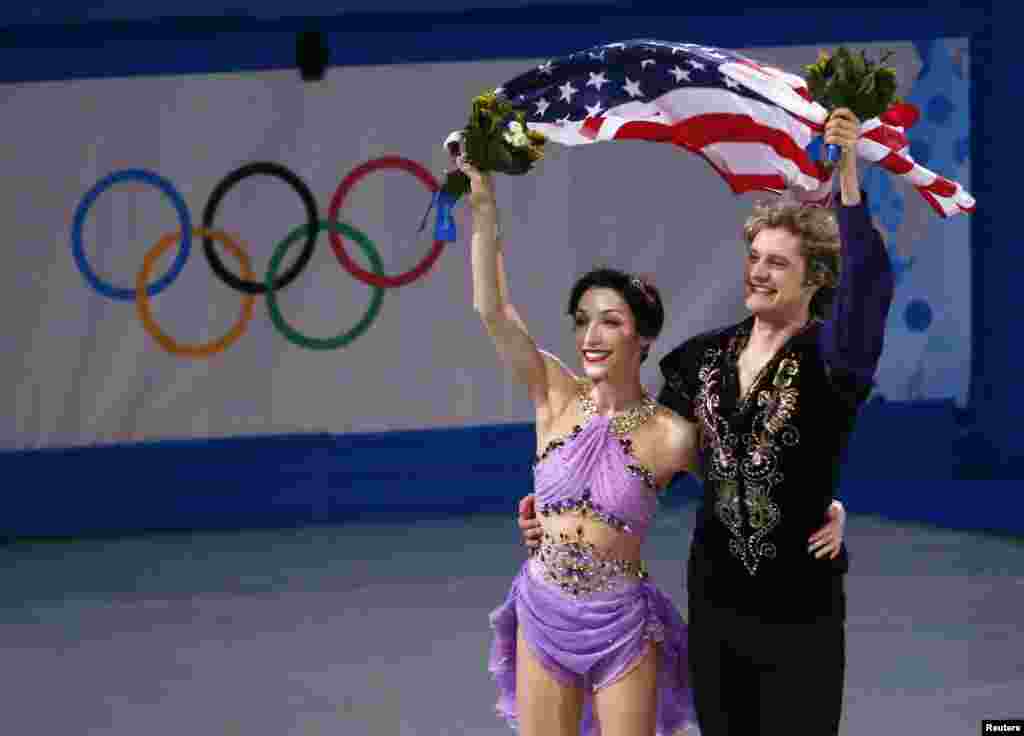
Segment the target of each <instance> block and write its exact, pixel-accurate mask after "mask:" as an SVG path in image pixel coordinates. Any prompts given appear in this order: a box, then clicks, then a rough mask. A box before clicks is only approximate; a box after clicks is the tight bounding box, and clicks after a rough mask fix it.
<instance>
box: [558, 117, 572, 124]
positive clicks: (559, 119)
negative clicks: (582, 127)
mask: <svg viewBox="0 0 1024 736" xmlns="http://www.w3.org/2000/svg"><path fill="white" fill-rule="evenodd" d="M555 122H556V123H557V124H558V125H567V124H568V123H571V122H572V121H571V120H570V119H569V116H568V115H566V116H565V117H564V118H558V120H556V121H555Z"/></svg>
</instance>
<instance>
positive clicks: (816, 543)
mask: <svg viewBox="0 0 1024 736" xmlns="http://www.w3.org/2000/svg"><path fill="white" fill-rule="evenodd" d="M826 516H827V518H828V523H827V524H825V526H823V527H822V528H821V529H819V530H818V531H816V532H815V533H814V534H812V535H811V538H810V539H809V540H808V546H807V551H808V552H810V553H811V554H813V555H814V557H815V559H819V560H820V559H822V558H823V557H825V556H826V555H827V556H828V558H829V559H830V560H834V559H835V558H836V557H838V556H839V550H840V549H841V548H842V546H843V534H844V532H845V530H846V509H845V508H844V507H843V504H842V503H840V502H839V501H833V502H832V505H831V506H829V507H828V512H827V513H826Z"/></svg>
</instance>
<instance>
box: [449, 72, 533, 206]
mask: <svg viewBox="0 0 1024 736" xmlns="http://www.w3.org/2000/svg"><path fill="white" fill-rule="evenodd" d="M546 141H547V139H546V138H545V137H544V136H543V135H542V134H541V133H538V132H536V131H533V130H530V129H529V128H527V126H526V116H525V115H524V114H523V111H522V110H517V109H516V108H515V107H513V106H512V104H511V103H510V102H509V101H508V100H506V99H505V98H503V97H499V96H498V95H495V94H494V93H493V92H492V93H489V94H485V95H480V96H479V97H475V98H474V99H473V109H472V111H471V112H470V115H469V122H468V123H467V124H466V127H465V128H463V129H462V130H460V131H456V132H454V133H452V134H451V135H450V136H448V139H447V140H446V141H445V148H446V149H447V150H448V153H449V154H451V155H452V157H453V158H454V157H455V156H458V155H460V154H465V156H466V158H467V159H468V160H469V162H470V163H472V164H473V165H474V166H476V168H478V169H479V170H480V171H482V172H487V171H496V172H499V173H502V174H511V175H513V176H520V175H522V174H525V173H526V172H528V171H530V170H531V169H532V168H533V165H534V164H535V163H537V162H538V161H540V160H541V159H542V158H543V157H544V152H543V148H544V143H545V142H546ZM441 191H442V192H444V193H446V194H448V195H450V196H451V197H452V198H453V201H457V200H458V199H459V197H461V196H462V195H463V194H465V193H466V192H468V191H469V178H468V177H467V176H466V175H465V174H463V173H462V172H461V171H459V170H458V169H455V170H452V171H448V172H447V173H446V176H445V181H444V186H443V187H442V188H441Z"/></svg>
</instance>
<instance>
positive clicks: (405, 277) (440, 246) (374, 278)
mask: <svg viewBox="0 0 1024 736" xmlns="http://www.w3.org/2000/svg"><path fill="white" fill-rule="evenodd" d="M382 169H399V170H401V171H407V172H409V173H410V174H412V175H413V176H415V177H416V178H417V179H419V180H420V181H421V182H423V184H424V185H425V186H426V187H427V189H429V190H430V192H431V194H433V193H434V192H436V191H437V190H438V184H437V180H436V179H435V178H434V176H433V174H431V173H430V171H428V170H427V169H425V168H424V167H423V166H422V165H420V164H418V163H416V162H415V161H410V160H409V159H407V158H402V157H401V156H381V157H380V158H375V159H370V160H369V161H367V162H366V163H364V164H361V165H360V166H358V167H356V168H355V169H353V170H352V171H350V172H349V174H348V176H346V177H345V178H344V179H343V180H342V182H341V184H339V185H338V189H337V191H336V192H335V193H334V197H333V198H332V199H331V206H330V208H329V209H328V210H327V219H328V221H330V222H337V221H338V212H339V211H340V210H341V205H342V203H343V202H344V201H345V197H347V196H348V194H349V192H351V191H352V188H353V187H354V186H355V185H356V183H357V182H358V181H359V180H360V179H362V178H363V177H364V176H366V175H367V174H370V173H373V172H374V171H380V170H382ZM328 236H329V238H330V241H331V249H332V250H334V255H335V256H336V257H337V258H338V262H339V263H340V264H341V265H342V268H344V269H345V270H346V271H348V272H349V273H350V274H351V275H352V277H353V278H356V279H359V280H360V281H362V282H363V283H364V284H369V285H370V286H376V287H378V288H382V289H392V288H396V287H399V286H405V285H406V284H409V283H412V282H413V281H415V280H416V279H418V278H420V277H421V276H423V274H425V273H426V272H427V271H429V270H430V267H431V266H433V265H434V261H436V260H437V259H438V256H440V255H441V251H442V250H444V241H443V240H435V241H434V246H433V247H432V248H431V249H430V252H429V253H427V255H426V257H425V258H424V259H423V260H422V261H420V262H419V263H417V264H416V265H415V266H413V267H412V269H410V270H409V271H406V272H405V273H401V274H398V275H397V276H388V275H386V274H383V275H378V274H375V273H371V272H369V271H367V270H365V269H363V268H361V267H360V266H359V264H357V263H356V262H355V261H353V260H352V259H351V258H350V257H349V255H348V253H347V252H346V251H345V246H344V244H343V241H342V239H341V236H340V235H338V234H337V233H335V232H334V231H329V232H328Z"/></svg>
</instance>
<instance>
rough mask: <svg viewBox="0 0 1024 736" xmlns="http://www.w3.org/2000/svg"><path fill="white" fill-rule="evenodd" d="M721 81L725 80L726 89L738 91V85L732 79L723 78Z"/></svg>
mask: <svg viewBox="0 0 1024 736" xmlns="http://www.w3.org/2000/svg"><path fill="white" fill-rule="evenodd" d="M723 79H725V86H726V87H728V88H729V89H739V88H740V83H739V82H737V81H736V80H735V79H733V78H732V77H723Z"/></svg>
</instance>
